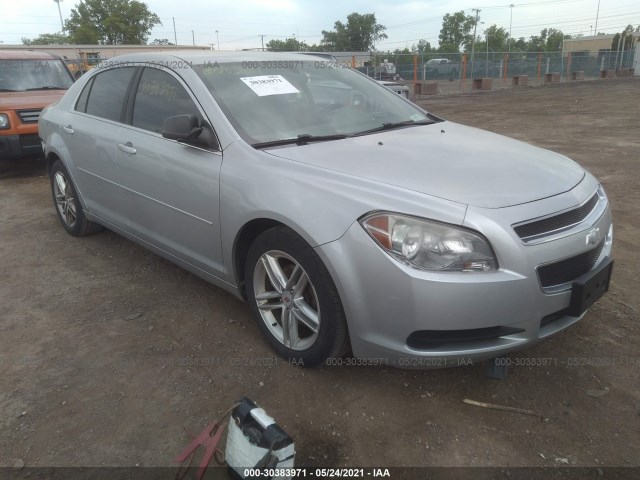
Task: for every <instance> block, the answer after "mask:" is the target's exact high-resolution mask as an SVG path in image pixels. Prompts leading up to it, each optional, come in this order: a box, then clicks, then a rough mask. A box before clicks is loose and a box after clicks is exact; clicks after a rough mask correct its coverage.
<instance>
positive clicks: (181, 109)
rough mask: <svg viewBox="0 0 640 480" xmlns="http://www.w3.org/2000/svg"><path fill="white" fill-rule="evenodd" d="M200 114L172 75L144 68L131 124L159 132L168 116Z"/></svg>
mask: <svg viewBox="0 0 640 480" xmlns="http://www.w3.org/2000/svg"><path fill="white" fill-rule="evenodd" d="M183 114H193V115H197V116H198V118H199V119H200V121H202V116H201V115H200V112H199V111H198V108H197V107H196V105H195V103H193V100H191V97H190V96H189V94H188V93H187V91H186V90H185V89H184V87H183V86H182V85H181V84H180V82H178V80H176V79H175V78H174V77H173V76H171V75H170V74H168V73H167V72H163V71H162V70H158V69H156V68H145V69H144V71H143V72H142V77H140V83H139V84H138V91H137V93H136V99H135V103H134V105H133V126H134V127H139V128H144V129H145V130H151V131H152V132H157V133H161V132H162V125H163V124H164V121H165V119H166V118H168V117H172V116H174V115H183Z"/></svg>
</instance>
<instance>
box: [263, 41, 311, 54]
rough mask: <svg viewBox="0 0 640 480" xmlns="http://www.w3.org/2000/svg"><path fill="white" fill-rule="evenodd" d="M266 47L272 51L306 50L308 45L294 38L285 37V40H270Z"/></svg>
mask: <svg viewBox="0 0 640 480" xmlns="http://www.w3.org/2000/svg"><path fill="white" fill-rule="evenodd" d="M266 46H267V49H268V50H269V51H272V52H307V51H309V45H307V44H306V43H305V42H301V41H299V40H297V39H295V38H287V39H286V40H270V41H269V42H268V43H267V45H266Z"/></svg>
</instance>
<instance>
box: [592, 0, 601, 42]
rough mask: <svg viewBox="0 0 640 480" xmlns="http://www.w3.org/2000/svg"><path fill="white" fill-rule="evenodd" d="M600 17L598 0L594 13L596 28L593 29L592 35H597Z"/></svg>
mask: <svg viewBox="0 0 640 480" xmlns="http://www.w3.org/2000/svg"><path fill="white" fill-rule="evenodd" d="M599 16H600V0H598V10H597V11H596V28H594V29H593V34H594V35H598V17H599Z"/></svg>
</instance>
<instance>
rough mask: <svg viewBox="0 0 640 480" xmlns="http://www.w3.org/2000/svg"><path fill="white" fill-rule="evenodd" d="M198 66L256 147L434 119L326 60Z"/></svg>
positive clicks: (332, 137) (334, 137) (232, 119)
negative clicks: (289, 140) (282, 141)
mask: <svg viewBox="0 0 640 480" xmlns="http://www.w3.org/2000/svg"><path fill="white" fill-rule="evenodd" d="M193 68H194V70H195V71H196V73H197V74H198V75H199V76H200V78H201V79H202V80H203V82H204V84H205V85H206V87H207V88H208V89H209V91H210V92H211V94H212V95H213V97H214V98H215V99H216V101H217V102H218V104H219V105H220V107H221V108H222V109H223V111H224V113H225V115H226V116H227V118H228V119H229V121H230V122H231V123H232V125H233V126H234V128H235V129H236V130H237V131H238V133H239V134H240V135H241V136H242V137H243V138H244V139H245V140H246V141H247V142H248V143H250V144H252V145H258V144H261V145H264V144H265V143H270V142H276V141H281V140H288V139H296V138H300V137H301V136H302V137H305V140H310V139H312V138H313V137H318V138H317V139H318V140H320V137H324V138H322V139H323V140H337V139H339V138H340V137H342V138H344V136H348V135H354V134H359V133H361V134H367V133H373V131H376V130H377V129H380V130H384V129H387V128H388V127H390V126H393V127H398V128H400V127H402V128H405V127H412V126H414V125H415V124H420V123H432V122H433V121H434V119H433V117H430V116H429V115H428V114H427V113H426V112H425V111H423V110H421V109H419V108H418V107H416V106H413V105H412V104H411V103H408V102H406V101H405V100H403V99H402V98H401V97H400V96H399V95H398V94H397V93H395V92H393V91H391V90H389V89H388V88H386V87H383V86H382V85H379V84H378V83H377V82H375V81H372V80H371V79H369V78H368V77H366V76H365V75H363V74H360V73H358V72H356V71H354V70H351V69H348V68H342V67H339V66H338V65H337V64H336V63H335V62H331V61H328V60H325V59H323V60H321V61H318V60H315V61H314V60H310V61H289V60H287V61H284V60H283V61H271V60H269V61H255V62H242V63H215V64H213V65H211V64H204V65H194V66H193ZM310 141H313V140H310Z"/></svg>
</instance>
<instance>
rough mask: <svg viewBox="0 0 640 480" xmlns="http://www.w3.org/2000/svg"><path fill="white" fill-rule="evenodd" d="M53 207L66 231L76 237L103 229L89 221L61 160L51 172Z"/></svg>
mask: <svg viewBox="0 0 640 480" xmlns="http://www.w3.org/2000/svg"><path fill="white" fill-rule="evenodd" d="M49 179H50V181H51V194H52V195H53V205H54V207H55V209H56V213H57V214H58V219H59V220H60V223H61V224H62V226H63V227H64V229H65V230H66V231H67V232H68V233H69V234H70V235H73V236H74V237H84V236H85V235H91V234H93V233H97V232H99V231H101V230H102V229H103V227H102V226H101V225H99V224H97V223H95V222H92V221H90V220H88V219H87V217H86V216H85V214H84V210H83V209H82V205H81V204H80V201H79V200H78V195H77V193H76V189H75V187H74V186H73V182H72V181H71V177H70V176H69V173H68V172H67V169H66V168H65V167H64V165H63V164H62V162H61V161H60V160H56V161H55V162H53V165H51V169H50V170H49Z"/></svg>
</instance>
